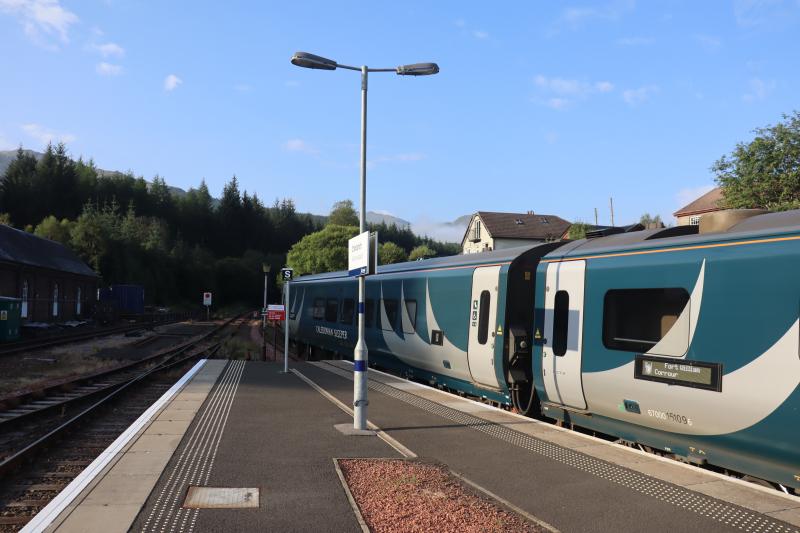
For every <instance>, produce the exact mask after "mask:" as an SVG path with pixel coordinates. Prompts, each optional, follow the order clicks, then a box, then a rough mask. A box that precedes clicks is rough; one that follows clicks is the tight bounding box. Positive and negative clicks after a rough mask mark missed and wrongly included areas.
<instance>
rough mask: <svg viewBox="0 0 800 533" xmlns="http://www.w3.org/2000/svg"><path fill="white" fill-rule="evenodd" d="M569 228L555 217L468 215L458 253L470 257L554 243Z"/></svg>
mask: <svg viewBox="0 0 800 533" xmlns="http://www.w3.org/2000/svg"><path fill="white" fill-rule="evenodd" d="M571 225H572V224H571V223H569V222H567V221H566V220H564V219H563V218H560V217H557V216H555V215H542V214H537V213H534V212H533V211H528V212H527V213H495V212H491V211H478V212H477V213H475V214H474V215H472V219H471V220H470V221H469V224H468V225H467V231H466V233H464V237H463V238H462V239H461V253H464V254H474V253H478V252H489V251H491V250H502V249H504V248H514V247H516V246H525V245H526V244H538V243H542V242H550V241H557V240H559V239H561V237H562V235H564V233H566V231H567V230H568V229H569V227H570V226H571Z"/></svg>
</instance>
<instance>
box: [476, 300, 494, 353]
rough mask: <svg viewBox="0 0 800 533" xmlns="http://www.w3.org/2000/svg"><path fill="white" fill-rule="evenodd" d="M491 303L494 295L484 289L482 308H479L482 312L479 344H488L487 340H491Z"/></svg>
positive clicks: (479, 320) (479, 323) (479, 322)
mask: <svg viewBox="0 0 800 533" xmlns="http://www.w3.org/2000/svg"><path fill="white" fill-rule="evenodd" d="M491 303H492V295H491V294H489V291H483V292H482V293H481V299H480V308H479V309H478V313H480V315H479V318H478V343H479V344H486V341H487V340H489V306H490V305H491Z"/></svg>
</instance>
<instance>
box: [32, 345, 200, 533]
mask: <svg viewBox="0 0 800 533" xmlns="http://www.w3.org/2000/svg"><path fill="white" fill-rule="evenodd" d="M207 361H208V359H201V360H199V361H198V362H197V363H196V364H195V365H194V366H193V367H192V368H191V369H189V371H188V372H186V374H184V375H183V376H182V377H181V379H179V380H178V381H177V382H176V383H175V384H174V385H173V386H172V387H170V388H169V390H167V392H165V393H164V394H162V395H161V397H160V398H159V399H158V400H156V401H155V403H153V405H151V406H150V407H148V408H147V410H146V411H145V412H144V413H142V414H141V415H139V418H137V419H136V421H134V423H133V424H131V425H130V426H128V428H127V429H126V430H125V431H124V432H122V434H121V435H120V436H119V437H117V438H116V439H115V440H114V442H112V443H111V444H109V446H108V447H107V448H106V449H105V450H103V451H102V452H101V453H100V455H98V456H97V457H96V458H95V460H94V461H92V462H91V463H90V464H89V466H87V467H86V468H85V469H84V470H83V471H82V472H81V473H80V474H78V476H77V477H76V478H75V479H73V480H72V482H70V484H69V485H67V486H66V487H64V489H63V490H62V491H61V492H59V493H58V495H57V496H56V497H55V498H53V500H52V501H51V502H50V503H48V504H47V505H46V506H45V507H44V509H42V510H41V511H39V512H38V513H36V515H35V516H34V517H33V519H32V520H31V521H30V522H28V523H27V524H25V527H23V528H22V529H21V530H20V532H21V533H22V532H24V533H33V532H36V533H38V532H41V531H44V530H45V529H46V528H47V527H49V526H50V525H51V524H52V523H53V521H54V520H55V519H56V518H58V516H59V515H60V514H61V513H62V512H63V511H64V510H65V509H66V508H67V507H68V506H69V505H70V504H71V503H72V502H73V501H74V500H75V499H76V498H77V497H78V496H79V495H80V494H81V492H83V489H85V488H86V487H87V486H88V485H89V484H90V483H91V482H92V481H93V480H94V479H95V477H97V475H98V474H100V473H101V472H102V471H103V469H104V468H105V467H106V465H107V464H108V463H110V462H111V460H112V459H114V458H116V457H117V456H118V455H119V453H120V452H121V451H122V450H123V448H125V446H127V444H128V443H129V442H130V441H131V439H133V437H135V436H136V434H138V433H139V431H140V430H141V429H142V428H143V427H144V426H145V425H146V424H147V423H148V422H150V420H152V418H153V417H154V416H155V414H156V413H157V412H158V411H160V410H161V408H162V407H163V406H164V405H165V404H166V403H167V402H168V401H169V400H171V399H172V398H173V396H175V395H176V394H177V393H178V392H179V391H180V390H181V389H182V388H183V387H184V386H185V385H186V383H188V382H189V380H190V379H191V378H193V377H194V375H195V374H197V372H199V371H200V369H201V368H202V367H203V366H205V364H206V362H207Z"/></svg>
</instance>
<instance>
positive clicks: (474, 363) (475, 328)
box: [467, 266, 500, 388]
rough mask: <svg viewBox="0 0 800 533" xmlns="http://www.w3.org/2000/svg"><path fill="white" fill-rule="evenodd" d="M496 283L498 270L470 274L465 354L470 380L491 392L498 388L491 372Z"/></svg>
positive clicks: (479, 269)
mask: <svg viewBox="0 0 800 533" xmlns="http://www.w3.org/2000/svg"><path fill="white" fill-rule="evenodd" d="M499 282H500V267H499V266H496V267H481V268H476V269H475V271H474V272H473V274H472V298H471V299H470V309H469V347H468V351H467V360H468V361H469V371H470V374H471V375H472V380H473V381H475V382H476V383H479V384H481V385H487V386H489V387H494V388H497V387H499V386H500V384H499V383H498V381H497V373H496V372H495V368H494V343H495V327H496V326H495V324H496V323H497V286H498V283H499Z"/></svg>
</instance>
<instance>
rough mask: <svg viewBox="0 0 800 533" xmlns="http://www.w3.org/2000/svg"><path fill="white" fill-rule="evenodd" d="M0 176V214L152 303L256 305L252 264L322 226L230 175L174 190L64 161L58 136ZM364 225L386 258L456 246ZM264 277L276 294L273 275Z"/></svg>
mask: <svg viewBox="0 0 800 533" xmlns="http://www.w3.org/2000/svg"><path fill="white" fill-rule="evenodd" d="M0 178H2V184H0V221H2V222H3V223H5V224H8V225H11V226H14V227H16V228H18V229H21V230H24V231H29V232H32V233H34V234H36V235H38V236H41V237H44V238H47V239H51V240H55V241H58V242H61V243H63V244H65V245H67V246H69V247H70V248H71V249H73V250H74V251H75V252H76V253H78V255H80V257H81V258H82V259H83V260H84V261H86V263H87V264H89V265H90V266H91V267H92V268H93V269H94V270H95V271H96V272H97V273H98V274H100V276H101V278H102V285H109V284H113V283H136V284H142V285H144V286H145V294H146V299H147V303H148V304H153V305H171V306H178V307H193V306H195V305H197V304H198V303H199V301H200V298H201V293H202V292H203V291H212V292H214V293H215V301H216V302H219V304H220V305H231V304H234V303H246V304H249V305H258V304H259V303H260V302H261V297H262V290H263V271H262V265H263V264H268V265H270V266H271V269H272V272H273V273H275V272H277V271H278V270H279V269H280V268H281V267H282V266H284V265H285V264H286V256H287V253H288V252H289V251H290V250H291V249H292V247H293V246H294V245H295V244H296V243H298V242H299V241H300V240H301V239H303V237H305V236H307V235H310V234H313V233H315V232H319V231H321V230H323V229H324V221H323V220H324V219H322V218H321V217H318V216H313V215H309V214H302V213H298V212H297V211H296V209H295V205H294V202H293V201H292V200H291V199H288V198H284V199H282V200H278V199H276V200H275V201H274V202H273V203H272V205H269V206H267V205H265V204H264V203H263V202H262V200H261V199H260V198H259V197H258V196H257V195H256V194H250V193H248V192H247V191H242V190H240V188H239V184H238V180H237V179H236V176H233V177H232V178H231V179H230V180H229V181H228V182H227V183H226V184H225V186H224V188H223V190H222V195H221V197H220V198H219V200H218V201H217V200H215V199H214V198H213V197H212V195H211V193H210V191H209V189H208V187H207V185H206V184H205V181H201V182H200V184H199V186H198V187H197V188H192V189H190V190H189V191H188V192H187V193H186V194H185V195H181V196H178V195H175V194H173V193H172V192H171V190H170V187H169V186H168V185H167V183H166V181H165V180H164V179H163V178H161V177H159V176H156V177H155V178H154V179H153V180H152V181H151V182H148V181H146V180H145V179H144V178H143V177H136V176H134V175H133V174H132V173H119V172H115V173H105V172H102V171H99V170H98V169H97V167H96V166H95V165H94V163H93V162H92V161H84V160H82V159H78V160H77V161H76V160H73V159H72V158H71V157H70V156H69V155H68V152H67V149H66V147H65V146H64V145H63V144H58V145H55V146H53V145H50V146H48V147H47V150H46V151H45V153H44V154H43V155H42V157H41V158H39V159H38V160H37V158H36V157H35V156H34V155H32V154H31V153H29V152H25V151H23V150H22V149H20V150H19V151H18V152H17V156H16V159H14V160H13V161H12V162H11V164H10V165H9V166H8V168H7V169H6V172H5V175H4V176H2V177H0ZM341 204H342V202H339V203H337V205H338V206H341ZM350 205H351V204H350ZM334 214H335V213H334ZM334 222H335V221H334ZM372 229H373V230H377V231H378V232H379V235H380V237H381V241H382V242H383V243H384V244H386V243H392V245H391V246H389V247H387V250H388V249H390V248H391V250H392V251H393V254H392V255H391V257H392V258H393V259H392V260H404V259H405V258H407V257H408V254H409V253H410V252H412V250H413V249H414V248H419V247H420V246H421V245H422V246H424V247H425V248H426V252H425V255H437V254H449V253H457V251H458V249H457V247H454V246H452V245H444V244H442V243H437V242H434V241H432V240H430V239H425V238H420V237H418V236H416V235H414V234H413V233H412V232H411V230H410V229H408V228H397V227H396V226H387V225H386V224H381V225H378V226H376V227H373V228H372ZM320 252H324V250H320ZM271 286H272V289H273V290H272V291H271V293H272V294H273V295H275V296H277V291H275V290H274V289H275V288H276V285H275V279H274V274H273V277H272V279H271ZM272 299H273V298H270V300H272Z"/></svg>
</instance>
